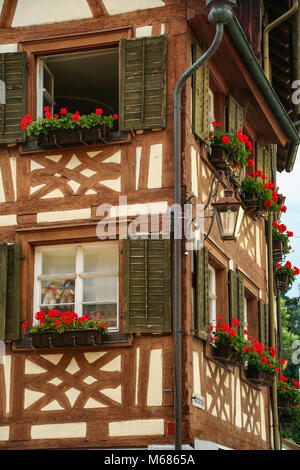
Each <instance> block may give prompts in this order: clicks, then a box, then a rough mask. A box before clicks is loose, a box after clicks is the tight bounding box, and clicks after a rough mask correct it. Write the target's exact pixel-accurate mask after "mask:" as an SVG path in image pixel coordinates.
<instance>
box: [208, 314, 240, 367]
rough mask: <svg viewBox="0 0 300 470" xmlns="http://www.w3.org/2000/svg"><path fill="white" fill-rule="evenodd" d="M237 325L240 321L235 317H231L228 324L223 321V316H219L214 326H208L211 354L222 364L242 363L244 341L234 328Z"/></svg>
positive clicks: (238, 364)
mask: <svg viewBox="0 0 300 470" xmlns="http://www.w3.org/2000/svg"><path fill="white" fill-rule="evenodd" d="M239 325H240V322H239V321H238V320H236V319H235V318H233V319H232V321H231V326H230V325H229V324H228V323H226V322H224V318H223V317H219V318H218V322H217V325H216V327H214V326H212V325H211V326H210V333H211V336H210V341H211V344H212V355H213V357H214V358H215V359H217V360H218V361H220V362H223V363H224V364H228V365H236V366H241V365H242V364H243V357H242V350H243V346H244V343H245V341H244V338H243V336H241V335H239V334H237V332H236V330H235V327H237V326H239Z"/></svg>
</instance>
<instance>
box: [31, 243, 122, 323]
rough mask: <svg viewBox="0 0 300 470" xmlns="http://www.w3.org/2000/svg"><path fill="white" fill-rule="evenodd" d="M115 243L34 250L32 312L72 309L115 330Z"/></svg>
mask: <svg viewBox="0 0 300 470" xmlns="http://www.w3.org/2000/svg"><path fill="white" fill-rule="evenodd" d="M118 265H119V261H118V243H111V242H102V243H90V244H85V243H84V244H80V245H57V246H47V247H44V246H43V247H36V249H35V274H34V276H35V289H34V311H35V312H36V311H39V310H44V311H46V312H47V311H49V310H51V309H58V310H61V311H62V312H63V311H65V310H71V311H74V312H76V313H77V314H78V315H79V316H81V315H83V314H85V313H87V314H89V315H90V317H91V318H92V319H93V318H95V317H99V316H100V315H101V318H102V319H103V321H105V322H106V323H107V324H108V326H109V328H110V329H112V330H116V329H118V326H119V324H118Z"/></svg>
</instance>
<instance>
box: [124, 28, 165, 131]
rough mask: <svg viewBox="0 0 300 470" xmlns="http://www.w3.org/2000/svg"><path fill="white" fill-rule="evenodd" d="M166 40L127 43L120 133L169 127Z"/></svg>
mask: <svg viewBox="0 0 300 470" xmlns="http://www.w3.org/2000/svg"><path fill="white" fill-rule="evenodd" d="M166 61H167V38H166V36H157V37H145V38H138V39H123V40H122V41H121V65H120V74H121V77H120V129H121V130H122V131H128V130H130V129H155V128H162V127H166Z"/></svg>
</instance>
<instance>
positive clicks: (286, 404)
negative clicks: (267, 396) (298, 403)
mask: <svg viewBox="0 0 300 470" xmlns="http://www.w3.org/2000/svg"><path fill="white" fill-rule="evenodd" d="M277 406H278V410H279V412H280V413H281V414H291V413H292V411H293V406H294V404H293V402H292V401H291V400H289V399H288V398H287V397H284V396H282V395H279V394H278V395H277Z"/></svg>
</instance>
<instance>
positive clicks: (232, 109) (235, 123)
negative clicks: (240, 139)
mask: <svg viewBox="0 0 300 470" xmlns="http://www.w3.org/2000/svg"><path fill="white" fill-rule="evenodd" d="M243 127H244V110H243V108H242V106H241V105H240V104H239V103H238V102H237V101H236V100H235V99H234V98H233V97H232V96H231V95H229V96H228V98H227V131H228V132H233V133H237V131H238V129H242V130H243Z"/></svg>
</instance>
